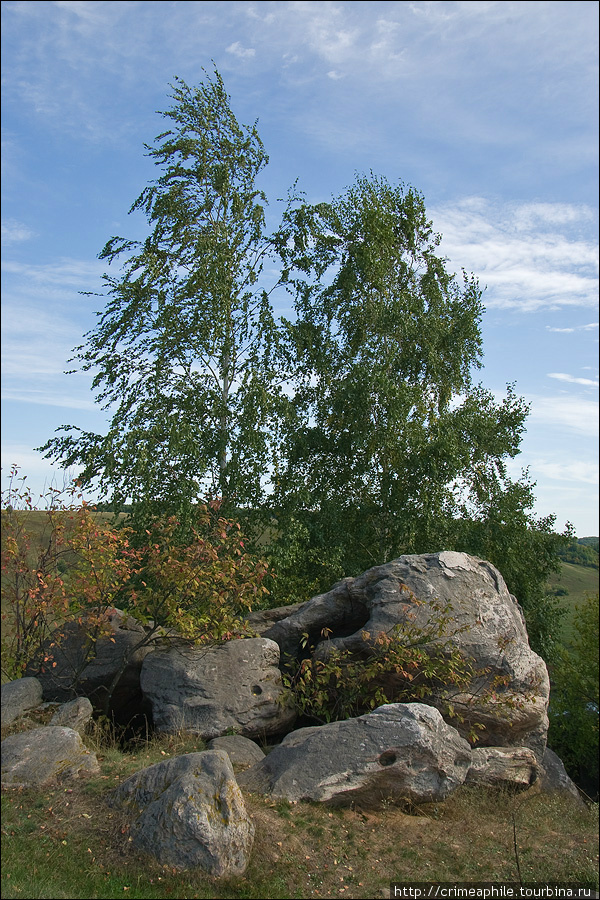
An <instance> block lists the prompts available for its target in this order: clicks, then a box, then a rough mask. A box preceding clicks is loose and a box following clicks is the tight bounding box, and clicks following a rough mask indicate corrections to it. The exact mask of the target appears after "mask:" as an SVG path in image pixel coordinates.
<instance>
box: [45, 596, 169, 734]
mask: <svg viewBox="0 0 600 900" xmlns="http://www.w3.org/2000/svg"><path fill="white" fill-rule="evenodd" d="M88 633H89V627H88V626H86V623H85V620H83V621H81V622H79V621H73V622H69V623H67V624H66V625H65V626H64V627H63V628H61V629H60V630H59V631H58V632H57V633H56V634H55V635H54V636H53V638H52V640H51V641H50V642H49V643H48V646H47V647H46V648H45V651H44V654H43V657H42V658H40V659H39V660H35V661H34V662H32V663H31V665H30V666H29V668H28V674H31V675H35V676H36V677H37V678H38V679H39V681H40V683H41V685H42V689H43V692H44V697H45V699H46V700H54V701H58V702H59V703H62V702H65V701H67V700H73V699H75V697H77V696H85V697H88V699H89V700H90V701H91V703H92V705H93V706H94V708H95V709H97V710H99V711H101V712H109V713H110V714H111V716H112V717H113V719H114V720H115V721H117V722H118V723H119V724H122V725H128V724H130V722H131V721H132V720H134V719H135V718H136V717H137V716H138V715H139V714H140V712H141V711H142V710H143V698H142V693H141V689H140V670H141V667H142V662H143V660H144V657H145V656H146V654H147V653H149V652H150V650H151V649H152V648H151V647H149V646H141V647H138V644H140V642H142V641H143V640H144V637H145V634H146V632H145V630H144V627H143V626H142V625H141V624H140V623H139V622H138V621H137V620H136V619H134V618H133V617H132V616H129V615H127V613H125V612H123V610H120V609H116V608H113V609H112V610H111V611H110V612H109V614H108V616H107V629H106V633H104V634H101V635H100V636H99V638H98V639H97V641H96V642H95V644H91V645H90V640H89V637H88ZM44 657H49V659H46V658H44ZM124 661H125V663H126V664H125V666H124V668H123V663H124ZM122 668H123V671H122V672H121V675H120V676H119V679H118V682H117V684H116V686H113V681H114V679H115V677H116V676H117V675H118V673H119V672H120V670H121V669H122ZM111 690H112V696H111V697H110V702H109V703H108V709H107V708H106V707H107V702H108V701H107V698H108V694H109V692H110V691H111Z"/></svg>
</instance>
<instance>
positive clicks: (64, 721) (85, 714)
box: [50, 697, 94, 734]
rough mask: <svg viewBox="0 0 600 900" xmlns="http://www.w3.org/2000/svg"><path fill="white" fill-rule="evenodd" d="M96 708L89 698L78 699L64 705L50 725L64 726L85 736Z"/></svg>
mask: <svg viewBox="0 0 600 900" xmlns="http://www.w3.org/2000/svg"><path fill="white" fill-rule="evenodd" d="M93 712H94V708H93V706H92V704H91V703H90V701H89V700H88V698H87V697H76V698H75V700H69V701H68V702H67V703H62V704H61V705H60V706H59V707H58V709H57V710H56V712H55V713H54V715H53V716H52V718H51V720H50V725H62V726H64V727H65V728H72V729H73V731H77V732H78V733H79V734H83V732H84V731H85V728H86V725H87V724H88V722H89V721H90V719H91V718H92V713H93Z"/></svg>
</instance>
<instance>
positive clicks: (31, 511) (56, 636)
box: [2, 469, 267, 703]
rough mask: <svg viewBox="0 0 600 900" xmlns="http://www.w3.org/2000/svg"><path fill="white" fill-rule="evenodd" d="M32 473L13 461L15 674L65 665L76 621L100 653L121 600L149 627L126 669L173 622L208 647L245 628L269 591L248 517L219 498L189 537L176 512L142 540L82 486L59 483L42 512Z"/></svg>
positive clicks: (11, 667) (5, 557)
mask: <svg viewBox="0 0 600 900" xmlns="http://www.w3.org/2000/svg"><path fill="white" fill-rule="evenodd" d="M25 480H26V479H25V478H20V477H19V476H18V471H17V469H13V472H12V477H11V481H10V486H9V488H8V489H7V491H5V492H3V496H2V501H3V513H2V525H3V536H2V573H3V581H2V619H3V624H4V625H5V626H6V627H5V628H3V645H2V671H3V674H4V676H5V677H7V678H11V679H12V678H18V677H20V676H22V675H23V674H24V672H25V670H26V668H27V665H28V663H29V662H30V661H31V660H33V659H34V658H35V659H36V660H37V661H39V662H41V664H42V665H44V666H48V667H49V666H52V665H53V664H55V663H54V659H53V657H54V654H55V653H56V645H57V644H60V641H61V629H62V628H64V627H65V626H66V625H67V624H68V623H72V622H78V623H79V624H81V625H83V626H84V627H85V629H86V634H87V657H86V658H87V659H89V658H91V657H93V655H94V653H95V647H96V643H97V641H98V638H99V637H100V636H101V635H102V634H107V633H108V630H109V619H110V616H111V614H112V613H113V612H114V608H115V607H121V608H123V609H124V610H125V611H126V612H127V613H129V615H131V616H133V617H134V618H136V619H137V620H138V621H140V622H141V623H142V624H143V625H144V626H145V630H144V633H143V634H141V635H140V639H139V641H138V643H137V644H136V645H135V646H133V647H132V648H130V650H129V654H128V656H127V658H124V659H123V663H122V670H123V669H124V668H125V666H126V665H127V662H128V659H129V657H130V656H131V655H132V654H133V653H135V652H136V651H137V650H138V649H139V648H140V647H142V646H144V645H148V644H150V643H152V642H153V641H155V640H157V639H158V638H159V637H161V638H164V636H165V634H166V633H168V632H169V630H171V629H174V630H175V631H176V632H177V634H178V635H179V636H182V637H184V638H186V639H188V640H190V641H192V642H193V643H195V644H200V645H211V644H216V643H219V642H221V641H224V640H229V639H231V638H233V637H235V636H237V635H239V634H241V633H242V631H243V629H244V625H243V622H242V616H243V614H244V613H246V612H248V611H249V610H250V609H251V608H252V607H253V606H256V605H257V604H258V603H260V602H261V600H262V598H263V595H264V594H265V591H266V588H265V587H264V585H263V581H264V579H265V576H266V574H267V566H266V563H264V562H263V561H261V560H259V559H256V558H255V557H253V556H251V555H250V554H249V553H248V552H247V551H246V549H245V546H244V540H243V536H242V534H241V530H240V527H239V525H238V524H237V523H236V522H233V521H232V520H230V519H226V518H224V517H222V516H221V515H220V513H219V504H218V502H213V503H211V504H209V505H202V504H199V505H198V506H197V507H196V508H195V510H194V518H193V523H192V527H191V530H190V538H189V540H188V542H186V543H181V542H180V541H179V540H178V539H177V537H178V526H179V522H178V520H177V519H176V518H175V517H170V518H166V519H161V518H155V519H153V520H151V521H150V522H149V523H148V524H147V527H146V528H145V530H144V532H143V534H142V535H141V539H140V534H134V533H133V531H132V529H131V528H130V527H128V526H127V525H126V524H116V523H114V522H110V521H109V520H108V519H104V518H102V517H101V516H99V515H98V513H96V511H95V510H94V508H93V507H91V506H89V505H88V504H87V503H85V501H84V500H83V499H82V498H81V496H80V495H79V494H78V493H77V489H76V487H75V488H73V489H72V490H69V491H67V492H66V493H65V492H62V491H55V490H52V491H50V492H49V493H48V494H46V495H44V497H43V498H41V499H42V500H43V501H45V502H46V508H45V509H42V510H36V509H35V506H34V503H33V499H32V497H31V493H30V491H29V489H28V488H27V487H26V485H25ZM84 665H85V662H84ZM79 672H81V669H80V670H79ZM76 677H77V675H75V682H74V685H73V686H75V684H76ZM119 677H120V673H117V675H116V676H115V681H114V684H113V687H114V685H116V683H117V681H118V678H119ZM109 699H110V696H109V697H108V698H107V703H108V701H109Z"/></svg>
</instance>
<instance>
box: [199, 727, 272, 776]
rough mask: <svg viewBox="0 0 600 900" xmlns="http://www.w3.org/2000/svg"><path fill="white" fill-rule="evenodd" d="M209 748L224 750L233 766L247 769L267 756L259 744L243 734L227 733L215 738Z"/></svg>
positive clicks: (209, 743)
mask: <svg viewBox="0 0 600 900" xmlns="http://www.w3.org/2000/svg"><path fill="white" fill-rule="evenodd" d="M207 748H208V750H224V751H225V753H226V754H227V755H228V756H229V759H230V760H231V763H232V765H233V766H239V767H240V768H243V769H247V768H248V767H249V766H254V765H256V763H259V762H260V761H261V760H263V759H264V758H265V754H264V753H263V752H262V750H261V749H260V747H259V746H258V744H255V743H254V741H251V740H250V739H249V738H245V737H242V735H241V734H226V735H224V736H223V737H218V738H213V739H212V740H211V741H209V742H208V744H207Z"/></svg>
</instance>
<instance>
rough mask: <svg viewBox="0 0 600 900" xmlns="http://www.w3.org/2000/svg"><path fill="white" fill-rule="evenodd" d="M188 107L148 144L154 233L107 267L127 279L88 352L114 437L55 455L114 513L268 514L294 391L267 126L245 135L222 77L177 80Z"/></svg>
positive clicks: (116, 279) (71, 443)
mask: <svg viewBox="0 0 600 900" xmlns="http://www.w3.org/2000/svg"><path fill="white" fill-rule="evenodd" d="M172 99H173V101H174V104H173V106H172V107H171V108H170V109H169V110H167V111H166V112H164V113H163V114H162V115H163V116H164V117H165V118H166V119H167V120H168V124H169V128H168V130H166V131H163V132H162V133H161V134H159V135H158V137H157V138H156V140H155V145H154V146H148V145H147V146H146V149H147V151H148V155H149V156H150V157H151V158H152V159H153V160H154V162H155V164H156V165H157V167H159V170H160V172H161V174H160V176H159V177H158V178H157V179H156V180H155V181H154V182H152V183H151V184H150V185H149V186H148V187H146V188H145V189H144V190H143V191H142V193H141V194H140V196H139V197H138V198H137V200H136V201H135V202H134V203H133V205H132V207H131V210H130V211H131V212H133V211H136V210H138V211H141V212H142V213H143V214H144V215H145V216H146V218H147V220H148V225H149V227H150V229H151V230H150V233H149V234H148V237H147V238H146V239H145V240H144V241H131V240H127V239H125V238H122V237H112V238H111V239H110V240H109V241H108V242H107V244H106V246H105V247H104V250H103V251H102V253H101V254H100V258H101V259H105V260H107V261H108V263H109V264H110V263H114V262H116V261H118V262H119V263H120V270H119V272H118V274H117V275H105V276H104V283H105V289H106V295H105V296H106V305H105V308H104V310H103V311H102V312H101V313H100V314H99V320H98V323H97V325H96V327H95V328H94V329H93V330H92V331H90V332H89V333H88V334H87V335H86V343H85V344H83V345H82V346H80V347H78V348H77V349H76V360H77V362H78V363H79V365H80V367H81V369H82V370H84V371H91V372H93V373H94V380H93V390H94V391H95V392H96V399H97V402H98V403H100V404H102V405H103V407H104V408H105V409H107V410H108V411H109V415H110V427H109V429H108V432H107V434H105V435H99V434H94V433H89V432H82V431H81V430H80V429H78V428H76V427H74V426H64V427H63V430H64V431H65V432H66V433H67V435H66V436H62V437H58V438H53V439H51V440H50V441H48V443H47V444H46V445H45V447H44V448H43V449H44V450H45V451H46V452H47V454H48V455H50V456H52V457H54V458H56V459H59V460H61V461H62V463H63V464H64V465H65V466H74V465H79V466H82V467H83V471H82V473H81V476H80V478H81V481H82V483H83V484H88V485H89V484H96V485H97V486H98V487H99V489H100V491H101V493H102V494H106V495H108V496H109V497H110V499H111V500H112V502H113V503H115V504H117V505H120V504H124V503H125V502H126V501H127V500H130V501H132V502H133V504H134V509H139V508H140V507H142V508H149V507H152V508H153V509H154V510H155V509H156V508H159V509H160V510H161V512H163V513H164V512H166V511H169V510H173V511H181V508H182V503H183V504H184V505H185V504H186V503H187V504H189V503H190V502H194V501H195V500H197V499H198V498H199V497H200V496H201V495H203V494H204V495H205V494H212V495H218V496H219V497H220V498H221V499H222V500H225V501H234V502H235V503H238V504H244V503H258V502H259V500H260V498H261V496H262V493H263V489H264V487H263V484H262V479H263V477H264V473H265V470H266V468H267V466H268V464H269V461H270V459H271V458H272V453H273V450H272V447H271V436H272V434H273V428H272V418H273V415H274V410H275V409H276V406H277V401H278V393H279V390H278V386H277V373H276V362H277V360H276V357H275V355H274V350H275V345H276V341H277V329H276V325H275V321H274V317H273V311H272V308H271V304H270V301H269V296H268V292H267V290H266V289H265V288H264V286H263V282H261V281H260V276H261V272H262V268H263V265H264V261H265V259H266V258H267V257H268V255H269V253H270V252H272V249H273V245H272V240H271V239H270V238H269V236H268V235H267V233H266V228H265V211H264V210H265V205H266V197H265V196H264V194H263V192H262V191H261V190H259V188H258V187H257V177H258V175H259V173H260V171H261V170H262V168H263V167H264V166H265V165H266V164H267V162H268V157H267V155H266V153H265V150H264V147H263V144H262V141H261V139H260V137H259V135H258V131H257V128H256V124H254V125H252V126H241V125H239V124H238V122H237V120H236V118H235V116H234V114H233V112H232V110H231V106H230V98H229V96H228V95H227V93H226V91H225V88H224V85H223V81H222V78H221V76H220V75H219V73H218V72H216V71H215V73H214V75H213V76H212V77H207V78H206V79H205V80H204V81H203V82H202V83H201V84H200V85H199V86H198V87H197V88H190V87H189V86H188V85H187V84H186V83H185V82H183V81H181V80H179V79H178V80H176V82H175V85H174V86H173V93H172Z"/></svg>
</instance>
